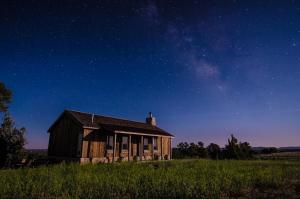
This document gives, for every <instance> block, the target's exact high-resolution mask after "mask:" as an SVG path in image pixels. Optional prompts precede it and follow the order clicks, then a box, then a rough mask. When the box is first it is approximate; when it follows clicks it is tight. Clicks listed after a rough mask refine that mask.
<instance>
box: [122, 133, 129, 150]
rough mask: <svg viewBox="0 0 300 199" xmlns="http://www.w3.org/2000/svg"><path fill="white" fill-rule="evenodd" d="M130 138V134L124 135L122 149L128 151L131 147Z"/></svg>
mask: <svg viewBox="0 0 300 199" xmlns="http://www.w3.org/2000/svg"><path fill="white" fill-rule="evenodd" d="M128 140H129V138H128V136H122V141H121V147H122V148H121V149H122V151H123V150H124V151H127V150H128V149H129V146H128ZM124 146H126V147H124Z"/></svg>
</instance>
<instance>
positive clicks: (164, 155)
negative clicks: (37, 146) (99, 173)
mask: <svg viewBox="0 0 300 199" xmlns="http://www.w3.org/2000/svg"><path fill="white" fill-rule="evenodd" d="M48 133H49V134H50V137H49V146H48V156H49V158H53V159H56V160H70V161H78V162H80V163H87V162H92V163H98V162H114V161H131V160H161V159H165V160H169V159H171V158H172V150H171V149H172V148H171V142H172V138H173V135H171V134H170V133H168V132H166V131H164V130H162V129H160V128H158V127H157V126H156V121H155V118H154V117H153V116H152V114H151V113H149V116H148V117H147V118H146V122H145V123H143V122H136V121H130V120H124V119H118V118H113V117H106V116H101V115H95V114H91V113H83V112H78V111H71V110H65V111H64V112H63V113H62V114H61V115H60V116H59V118H58V119H57V120H56V121H55V122H54V124H53V125H52V126H51V127H50V128H49V130H48Z"/></svg>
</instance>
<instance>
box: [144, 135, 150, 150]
mask: <svg viewBox="0 0 300 199" xmlns="http://www.w3.org/2000/svg"><path fill="white" fill-rule="evenodd" d="M145 140H147V145H145ZM143 149H144V151H148V150H149V138H148V137H144V138H143Z"/></svg>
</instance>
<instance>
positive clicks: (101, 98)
mask: <svg viewBox="0 0 300 199" xmlns="http://www.w3.org/2000/svg"><path fill="white" fill-rule="evenodd" d="M0 28H1V30H0V80H1V81H3V82H4V83H5V84H6V86H7V87H8V88H10V89H11V90H12V91H13V94H14V96H13V102H12V104H11V105H10V112H11V114H12V116H13V118H14V120H15V121H16V125H17V126H18V127H21V126H25V127H26V128H27V131H28V134H27V140H28V145H27V147H28V148H47V145H48V134H47V129H48V127H49V126H50V125H51V124H52V123H53V122H54V120H55V119H56V118H57V117H58V116H59V114H60V113H61V112H62V111H63V110H64V109H73V110H79V111H84V112H92V113H98V114H103V115H109V116H115V117H121V118H127V119H132V120H138V121H144V119H145V117H146V116H147V113H148V112H149V111H152V112H153V114H154V116H155V117H156V118H157V123H158V125H159V127H161V128H163V129H165V130H167V131H169V132H171V133H173V134H174V135H175V137H176V138H175V140H174V146H175V145H176V143H178V142H181V141H188V142H191V141H194V142H196V141H203V142H204V143H205V144H206V145H207V144H209V143H210V142H214V143H217V144H220V145H221V146H223V145H224V144H225V143H226V141H227V138H228V137H229V136H230V134H232V133H233V134H234V135H235V136H236V137H237V138H238V139H241V140H242V141H248V142H250V144H251V145H252V146H296V145H297V146H298V145H300V104H299V102H300V88H299V87H300V2H299V1H288V0H282V1H267V0H266V1H238V0H235V1H116V0H112V1H82V0H81V1H62V0H59V1H54V0H51V1H50V0H48V1H47V0H43V1H40V0H37V1H11V0H7V1H4V0H2V1H1V2H0Z"/></svg>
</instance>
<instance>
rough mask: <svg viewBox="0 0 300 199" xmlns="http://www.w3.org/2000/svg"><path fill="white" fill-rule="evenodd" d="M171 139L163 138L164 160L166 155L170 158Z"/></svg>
mask: <svg viewBox="0 0 300 199" xmlns="http://www.w3.org/2000/svg"><path fill="white" fill-rule="evenodd" d="M170 140H171V138H168V137H163V138H162V157H163V158H164V157H165V155H168V156H170V155H171V153H170V144H171V142H170Z"/></svg>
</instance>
